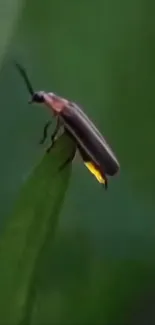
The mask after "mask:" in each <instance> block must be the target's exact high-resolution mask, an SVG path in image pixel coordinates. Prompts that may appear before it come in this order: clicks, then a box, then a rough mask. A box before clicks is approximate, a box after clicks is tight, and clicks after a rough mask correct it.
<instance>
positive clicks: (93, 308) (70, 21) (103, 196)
mask: <svg viewBox="0 0 155 325" xmlns="http://www.w3.org/2000/svg"><path fill="white" fill-rule="evenodd" d="M19 3H20V1H19ZM19 3H18V1H15V0H14V1H13V0H12V1H11V0H10V2H9V0H8V1H6V2H5V1H4V3H1V8H2V9H5V8H4V7H5V5H6V6H8V7H7V10H4V14H3V11H1V16H2V17H1V23H0V27H1V28H0V38H1V41H0V43H1V47H0V48H1V54H0V55H1V56H0V62H1V74H0V98H1V110H0V112H1V113H0V114H1V115H0V116H1V117H0V126H1V127H0V145H1V159H0V179H1V183H0V184H1V186H0V196H1V204H0V214H1V226H3V225H4V222H5V220H6V218H7V215H8V213H9V212H10V211H11V209H12V206H13V203H14V200H15V198H16V196H17V193H18V190H19V189H20V187H21V185H22V183H23V182H25V180H26V179H27V177H28V175H29V173H30V171H31V170H32V169H33V166H34V165H35V164H36V163H37V161H38V159H40V157H41V155H42V154H43V153H44V151H43V148H41V147H40V146H39V144H38V142H39V140H40V136H41V135H42V128H43V126H44V123H45V122H46V121H47V120H48V119H49V117H50V113H49V112H48V111H47V110H44V109H43V108H42V107H37V106H35V105H34V106H28V104H27V101H28V99H29V95H28V93H27V90H26V88H25V85H24V83H23V81H22V79H21V77H20V76H19V75H18V73H17V72H16V70H15V69H14V67H13V64H12V60H13V59H16V60H18V61H19V62H21V63H22V64H23V65H24V66H25V67H26V69H27V71H28V74H29V76H30V78H31V81H32V83H33V85H34V87H35V88H36V89H39V90H40V89H41V90H47V91H53V92H57V93H58V94H60V95H62V96H64V97H66V98H69V99H71V100H73V101H76V102H77V103H79V104H81V106H82V107H83V108H84V109H85V111H86V113H87V114H88V115H89V116H90V117H91V118H92V119H93V120H94V121H95V123H96V125H97V126H98V127H99V129H100V130H101V131H102V132H103V134H104V135H105V137H106V138H107V139H108V141H109V142H110V144H111V146H112V147H113V148H114V150H115V152H116V153H117V156H118V158H119V160H120V164H121V172H120V175H119V176H117V177H116V178H114V179H111V180H110V181H109V191H108V192H107V193H106V192H104V190H103V189H102V188H101V187H100V186H99V184H98V183H97V182H96V181H95V179H94V178H93V177H91V175H90V174H89V173H88V171H87V170H86V168H85V167H84V166H83V165H82V164H81V162H80V160H78V159H76V160H75V162H74V167H73V173H72V178H71V182H70V186H69V189H68V193H67V198H66V200H65V204H64V208H63V210H62V213H61V216H60V224H59V229H58V230H57V235H56V239H55V245H54V247H53V250H51V248H47V256H46V261H45V263H44V264H43V267H42V269H41V270H40V280H39V282H38V283H39V289H38V290H39V294H38V300H37V301H36V306H35V308H34V312H33V315H34V316H33V324H36V322H37V324H38V323H39V324H42V323H43V322H44V323H45V321H46V323H47V324H51V323H52V324H60V325H61V324H67V323H69V324H78V323H79V324H94V323H96V324H120V323H121V324H141V325H142V324H148V323H149V324H154V323H155V312H153V310H154V303H155V275H154V271H155V262H154V259H155V247H154V246H155V213H154V211H155V202H154V198H155V195H154V193H155V171H154V170H155V127H154V121H155V91H154V88H155V22H154V16H155V4H154V2H153V1H151V0H149V1H144V0H141V1H140V0H130V1H127V0H126V1H124V0H118V1H115V0H111V1H109V0H96V1H95V0H78V1H77V0H65V1H63V0H53V1H52V0H44V1H39V0H36V1H35V0H34V1H32V0H27V1H26V2H23V6H22V5H21V3H20V7H18V5H19ZM4 4H5V5H4ZM13 4H14V5H13ZM18 9H19V10H18ZM2 18H3V19H2ZM4 22H5V23H4ZM52 254H53V255H52ZM51 255H52V258H51ZM53 256H54V257H53ZM50 258H51V260H50ZM47 261H48V264H47ZM38 306H39V308H38ZM36 308H38V309H39V312H37V313H36ZM45 311H46V312H45ZM45 315H46V320H45ZM47 320H48V321H47ZM153 320H154V321H153Z"/></svg>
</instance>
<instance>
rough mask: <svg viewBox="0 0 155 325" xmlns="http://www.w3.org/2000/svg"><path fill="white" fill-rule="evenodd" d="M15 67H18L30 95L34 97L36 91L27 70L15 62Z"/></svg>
mask: <svg viewBox="0 0 155 325" xmlns="http://www.w3.org/2000/svg"><path fill="white" fill-rule="evenodd" d="M15 66H16V68H17V70H18V71H19V73H20V74H21V76H22V77H23V79H24V81H25V84H26V86H27V89H28V91H29V93H30V94H31V95H32V96H33V95H34V90H33V88H32V85H31V83H30V80H29V78H28V76H27V73H26V71H25V69H24V68H23V67H22V66H21V65H20V64H19V63H17V62H15Z"/></svg>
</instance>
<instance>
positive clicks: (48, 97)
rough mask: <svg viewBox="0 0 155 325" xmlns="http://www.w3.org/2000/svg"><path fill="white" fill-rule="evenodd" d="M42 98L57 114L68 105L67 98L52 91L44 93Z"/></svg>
mask: <svg viewBox="0 0 155 325" xmlns="http://www.w3.org/2000/svg"><path fill="white" fill-rule="evenodd" d="M44 100H45V104H46V105H47V106H48V107H49V108H51V109H52V110H53V111H54V113H57V114H59V113H60V112H61V111H62V110H63V109H64V108H65V107H66V106H67V105H68V100H66V99H64V98H62V97H59V96H56V95H54V94H52V93H47V94H44Z"/></svg>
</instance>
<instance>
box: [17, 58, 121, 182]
mask: <svg viewBox="0 0 155 325" xmlns="http://www.w3.org/2000/svg"><path fill="white" fill-rule="evenodd" d="M16 66H17V68H18V69H19V71H20V73H21V75H22V76H23V78H24V80H25V83H26V85H27V88H28V90H29V92H30V94H31V96H32V97H31V101H30V103H34V102H36V103H42V104H45V105H46V106H48V107H49V108H50V109H51V110H52V112H53V113H54V115H55V116H56V117H57V126H56V129H55V131H54V133H53V135H52V137H51V139H52V144H51V146H50V147H49V148H48V150H47V151H48V152H49V151H50V149H51V148H52V146H53V144H54V142H55V139H56V136H57V133H58V132H59V129H60V128H61V127H62V126H63V128H64V132H67V133H68V134H69V135H70V136H71V137H72V138H73V140H74V141H75V143H76V150H78V151H79V153H80V155H81V157H82V159H83V162H84V164H85V166H86V167H87V168H88V170H89V171H90V172H91V173H92V174H93V175H94V176H95V177H96V179H97V180H98V182H99V183H101V184H104V186H105V188H107V186H108V176H114V175H115V174H116V173H117V172H118V170H119V168H120V166H119V162H118V160H117V158H116V156H115V154H114V153H113V151H112V149H111V148H110V147H109V145H108V144H107V142H106V141H105V139H104V137H103V136H102V135H101V133H100V132H99V130H98V129H97V128H96V127H95V125H94V124H93V123H92V121H91V120H90V119H89V118H88V116H87V115H86V114H85V113H84V112H83V110H82V109H81V108H80V107H79V106H77V104H76V103H73V102H70V101H69V100H66V99H64V98H62V97H59V96H57V95H55V94H54V93H46V92H44V91H39V92H34V91H33V88H32V86H31V84H30V82H29V79H28V77H27V74H26V72H25V70H24V69H23V68H22V67H21V66H20V65H19V64H16ZM50 123H51V122H48V123H47V124H46V125H45V127H44V137H43V139H42V141H41V143H43V142H44V140H45V138H46V136H47V129H48V127H49V125H50ZM76 150H75V151H74V153H73V154H72V156H71V157H69V158H68V159H67V161H66V162H65V163H64V165H63V166H65V165H66V164H68V163H69V162H71V161H72V160H73V158H74V156H75V153H76Z"/></svg>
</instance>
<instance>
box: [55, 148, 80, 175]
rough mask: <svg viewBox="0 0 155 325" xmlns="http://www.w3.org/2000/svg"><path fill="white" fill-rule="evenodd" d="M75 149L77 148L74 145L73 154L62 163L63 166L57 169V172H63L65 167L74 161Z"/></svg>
mask: <svg viewBox="0 0 155 325" xmlns="http://www.w3.org/2000/svg"><path fill="white" fill-rule="evenodd" d="M76 149H77V146H76V145H75V147H74V150H73V152H72V153H71V155H70V156H69V157H68V158H67V159H66V160H65V162H63V164H62V165H61V166H60V167H59V171H61V170H63V169H64V168H65V167H66V166H68V165H69V164H70V163H71V162H72V161H73V159H74V157H75V154H76Z"/></svg>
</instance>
